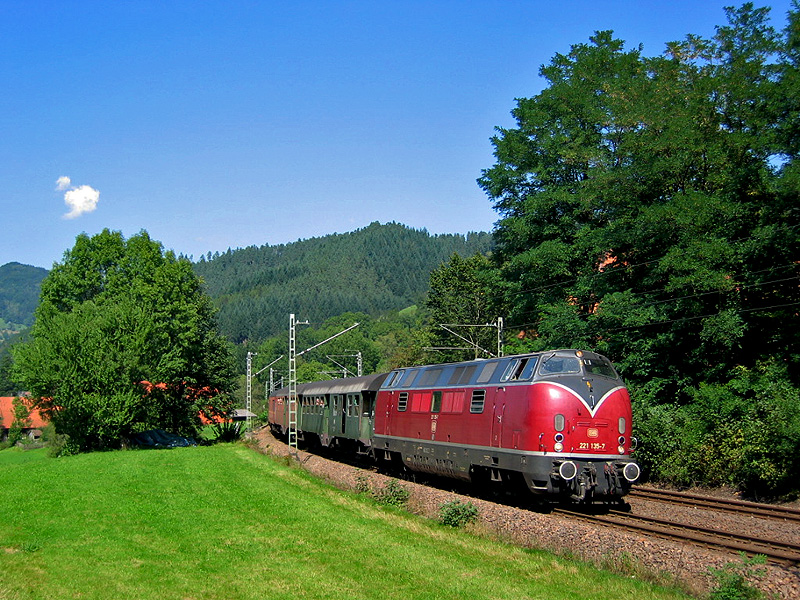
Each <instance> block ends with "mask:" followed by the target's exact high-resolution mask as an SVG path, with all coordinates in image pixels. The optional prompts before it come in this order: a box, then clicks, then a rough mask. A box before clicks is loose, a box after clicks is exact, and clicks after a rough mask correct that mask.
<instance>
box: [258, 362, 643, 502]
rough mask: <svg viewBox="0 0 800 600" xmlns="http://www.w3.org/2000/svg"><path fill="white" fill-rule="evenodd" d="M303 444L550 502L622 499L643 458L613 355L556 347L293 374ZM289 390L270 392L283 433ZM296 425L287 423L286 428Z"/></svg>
mask: <svg viewBox="0 0 800 600" xmlns="http://www.w3.org/2000/svg"><path fill="white" fill-rule="evenodd" d="M295 392H296V402H297V404H296V406H295V409H296V423H297V425H296V429H295V431H293V432H292V434H293V435H296V436H297V440H298V441H299V442H300V443H302V444H303V445H304V446H305V445H308V446H322V447H326V448H339V449H341V450H344V451H346V452H351V453H354V454H360V455H366V456H369V457H371V458H373V459H374V460H376V461H391V462H392V463H394V464H395V465H398V466H400V465H401V466H402V468H404V469H407V470H409V471H412V472H419V473H428V474H433V475H438V476H444V477H448V478H454V479H459V480H464V481H470V482H473V484H475V485H477V486H497V488H498V489H501V488H502V489H507V490H522V491H523V493H524V494H528V493H529V492H530V493H532V494H534V495H537V496H539V497H540V498H546V499H548V500H554V501H566V502H578V503H591V502H597V501H605V502H622V501H623V500H622V499H623V497H624V496H625V495H626V494H627V493H628V492H629V491H630V488H631V485H632V484H633V483H634V482H635V481H636V480H637V479H638V478H639V475H640V469H639V466H638V464H637V463H636V461H635V460H634V459H633V457H632V453H633V450H634V448H635V440H634V439H633V438H632V437H631V426H632V424H631V402H630V396H629V395H628V390H627V388H626V386H625V384H624V382H623V381H622V379H621V378H620V376H619V374H618V373H617V371H616V370H615V369H614V367H613V365H612V364H611V362H610V361H609V360H608V359H607V358H606V357H604V356H602V355H600V354H597V353H595V352H590V351H585V350H576V349H559V350H551V351H547V352H536V353H529V354H519V355H513V356H505V357H501V358H491V359H476V360H469V361H464V362H457V363H446V364H434V365H426V366H413V367H406V368H397V369H394V370H392V371H390V372H388V373H379V374H375V375H367V376H362V377H348V378H341V379H333V380H326V381H316V382H311V383H302V384H298V385H297V387H296V390H295ZM289 403H290V390H289V388H288V387H284V388H281V389H278V390H275V391H274V392H273V393H272V394H270V398H269V412H268V414H269V418H268V426H269V427H270V429H271V430H272V432H273V434H274V435H276V436H278V437H284V438H286V437H287V435H288V434H289V433H290V432H289V426H290V422H289V418H290V414H289ZM293 429H294V428H293Z"/></svg>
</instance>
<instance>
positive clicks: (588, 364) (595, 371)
mask: <svg viewBox="0 0 800 600" xmlns="http://www.w3.org/2000/svg"><path fill="white" fill-rule="evenodd" d="M583 368H584V369H586V372H587V373H591V374H592V375H602V376H603V377H609V378H611V379H616V378H617V377H619V375H617V372H616V371H615V370H614V367H612V366H611V363H610V362H608V360H607V359H606V358H604V357H602V356H597V357H594V358H589V357H584V359H583Z"/></svg>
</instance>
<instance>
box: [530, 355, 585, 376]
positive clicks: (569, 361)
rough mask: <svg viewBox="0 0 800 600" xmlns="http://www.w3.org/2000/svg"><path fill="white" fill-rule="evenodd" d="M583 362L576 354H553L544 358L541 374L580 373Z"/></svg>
mask: <svg viewBox="0 0 800 600" xmlns="http://www.w3.org/2000/svg"><path fill="white" fill-rule="evenodd" d="M580 372H581V363H580V361H579V360H578V359H577V357H575V356H558V355H556V354H551V355H550V356H549V357H547V358H545V359H544V360H542V363H541V366H540V367H539V375H560V374H562V373H580Z"/></svg>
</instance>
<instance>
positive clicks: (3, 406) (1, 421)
mask: <svg viewBox="0 0 800 600" xmlns="http://www.w3.org/2000/svg"><path fill="white" fill-rule="evenodd" d="M30 419H31V424H30V427H28V428H27V429H41V428H42V427H45V426H46V425H47V421H45V420H44V419H43V418H42V416H41V415H40V414H39V411H38V410H32V411H31V416H30ZM13 422H14V396H0V429H11V424H12V423H13Z"/></svg>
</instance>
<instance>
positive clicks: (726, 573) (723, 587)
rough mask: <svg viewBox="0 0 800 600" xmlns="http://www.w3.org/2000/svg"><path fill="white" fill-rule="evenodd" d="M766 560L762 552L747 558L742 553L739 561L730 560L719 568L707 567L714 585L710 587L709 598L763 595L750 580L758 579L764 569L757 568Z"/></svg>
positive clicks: (742, 599) (750, 599) (741, 599)
mask: <svg viewBox="0 0 800 600" xmlns="http://www.w3.org/2000/svg"><path fill="white" fill-rule="evenodd" d="M765 562H766V557H765V556H764V555H763V554H758V555H756V556H754V557H752V558H747V557H746V555H745V554H744V553H742V560H741V562H738V563H735V562H731V563H728V564H727V565H725V566H724V567H722V568H721V569H709V573H711V576H712V577H713V578H714V581H715V583H714V586H713V587H712V588H711V593H710V594H709V598H710V599H711V600H758V599H759V598H763V597H764V595H763V594H762V593H761V591H760V590H759V589H758V588H756V587H754V586H753V585H752V584H751V583H750V582H751V581H752V580H754V579H756V580H757V579H760V578H761V576H762V575H763V574H764V569H760V568H757V567H756V565H762V564H764V563H765Z"/></svg>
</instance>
